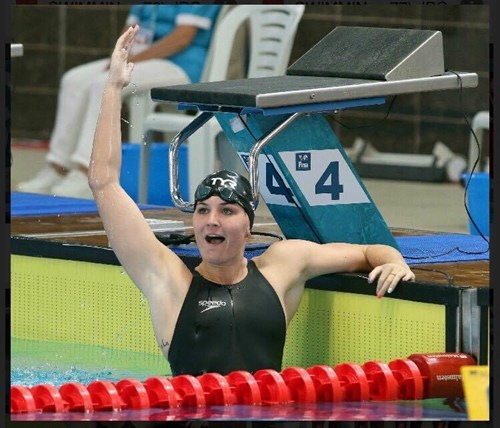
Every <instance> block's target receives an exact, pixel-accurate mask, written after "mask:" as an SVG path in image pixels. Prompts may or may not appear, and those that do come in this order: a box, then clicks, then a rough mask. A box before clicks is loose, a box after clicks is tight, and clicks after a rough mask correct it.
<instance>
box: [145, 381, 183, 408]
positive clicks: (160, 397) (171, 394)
mask: <svg viewBox="0 0 500 428" xmlns="http://www.w3.org/2000/svg"><path fill="white" fill-rule="evenodd" d="M144 387H145V388H146V391H147V393H148V397H149V402H150V404H151V407H158V408H162V409H166V408H174V407H179V405H180V402H181V399H180V398H179V396H178V394H177V392H175V389H174V387H173V385H172V383H171V382H170V380H169V379H168V378H166V377H164V376H152V377H150V378H147V379H146V380H145V381H144Z"/></svg>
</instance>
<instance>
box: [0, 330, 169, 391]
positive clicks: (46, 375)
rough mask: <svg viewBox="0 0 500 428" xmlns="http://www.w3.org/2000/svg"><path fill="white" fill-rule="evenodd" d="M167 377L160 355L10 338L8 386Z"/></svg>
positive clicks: (166, 369)
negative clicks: (9, 384) (9, 382)
mask: <svg viewBox="0 0 500 428" xmlns="http://www.w3.org/2000/svg"><path fill="white" fill-rule="evenodd" d="M150 376H170V369H169V367H168V364H167V363H166V361H165V359H164V358H163V356H161V355H149V354H142V353H137V352H129V351H119V350H116V349H110V348H105V347H100V346H92V345H80V344H69V343H59V342H57V343H56V342H45V341H36V340H25V339H18V338H11V372H10V381H11V385H23V386H28V387H31V386H34V385H39V384H44V383H47V384H51V385H54V386H56V387H59V386H61V385H62V384H64V383H68V382H81V383H83V384H84V385H88V384H89V383H91V382H93V381H94V380H98V379H99V380H110V381H113V382H115V381H119V380H121V379H125V378H135V379H138V380H141V381H143V380H145V379H147V378H148V377H150Z"/></svg>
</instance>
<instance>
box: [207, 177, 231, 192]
mask: <svg viewBox="0 0 500 428" xmlns="http://www.w3.org/2000/svg"><path fill="white" fill-rule="evenodd" d="M211 181H212V186H214V187H215V186H217V184H218V183H219V186H221V187H230V188H231V189H236V180H235V179H234V178H226V179H223V178H220V177H214V178H211Z"/></svg>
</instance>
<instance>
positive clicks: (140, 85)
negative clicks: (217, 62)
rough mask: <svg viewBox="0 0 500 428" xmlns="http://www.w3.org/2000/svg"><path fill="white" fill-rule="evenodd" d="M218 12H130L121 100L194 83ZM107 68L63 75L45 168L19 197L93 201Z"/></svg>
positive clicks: (100, 65) (100, 64)
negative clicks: (128, 64)
mask: <svg viewBox="0 0 500 428" xmlns="http://www.w3.org/2000/svg"><path fill="white" fill-rule="evenodd" d="M220 8H221V6H213V5H212V6H200V5H196V6H193V5H170V6H150V5H134V6H132V7H131V9H130V13H129V15H128V18H127V23H126V26H125V27H124V29H123V31H124V30H125V29H126V28H128V27H129V26H130V25H133V24H139V25H140V27H141V33H140V34H138V37H137V38H138V40H136V43H135V44H134V50H133V52H132V55H131V60H133V61H134V63H136V64H137V73H136V74H135V76H134V79H133V81H132V82H131V85H129V86H128V87H127V88H125V89H124V91H123V94H122V95H123V97H126V96H129V95H130V94H132V93H133V92H144V91H147V90H149V89H151V88H153V87H157V86H167V85H176V84H183V83H191V82H197V81H199V79H200V77H201V73H202V69H203V66H204V63H205V58H206V55H207V52H208V46H209V43H210V39H211V36H212V30H213V23H214V21H215V19H216V17H217V15H218V13H219V11H220ZM108 66H109V58H104V59H100V60H97V61H93V62H90V63H87V64H83V65H80V66H77V67H75V68H73V69H71V70H69V71H67V72H66V73H65V74H64V76H63V78H62V80H61V87H60V91H59V97H58V104H57V113H56V121H55V126H54V129H53V132H52V135H51V138H50V142H49V153H48V154H47V165H45V167H44V168H43V169H42V170H41V171H40V172H39V173H38V174H36V175H35V177H33V178H32V179H30V180H28V181H25V182H22V183H19V185H18V186H17V190H18V191H21V192H30V193H47V194H53V195H59V196H72V197H81V198H91V197H92V194H91V192H90V189H89V187H88V183H87V168H88V166H89V161H90V153H91V150H92V140H93V136H94V130H95V126H96V121H97V116H98V114H99V108H100V105H101V95H102V91H103V88H104V85H105V83H106V78H107V74H108ZM131 125H132V126H133V124H131Z"/></svg>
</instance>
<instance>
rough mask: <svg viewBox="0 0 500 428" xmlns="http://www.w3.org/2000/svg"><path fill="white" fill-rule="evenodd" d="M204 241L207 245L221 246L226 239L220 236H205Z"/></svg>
mask: <svg viewBox="0 0 500 428" xmlns="http://www.w3.org/2000/svg"><path fill="white" fill-rule="evenodd" d="M205 240H206V241H207V242H208V243H209V244H214V245H217V244H222V243H223V242H224V241H225V240H226V238H224V237H222V236H220V235H207V236H206V237H205Z"/></svg>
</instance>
